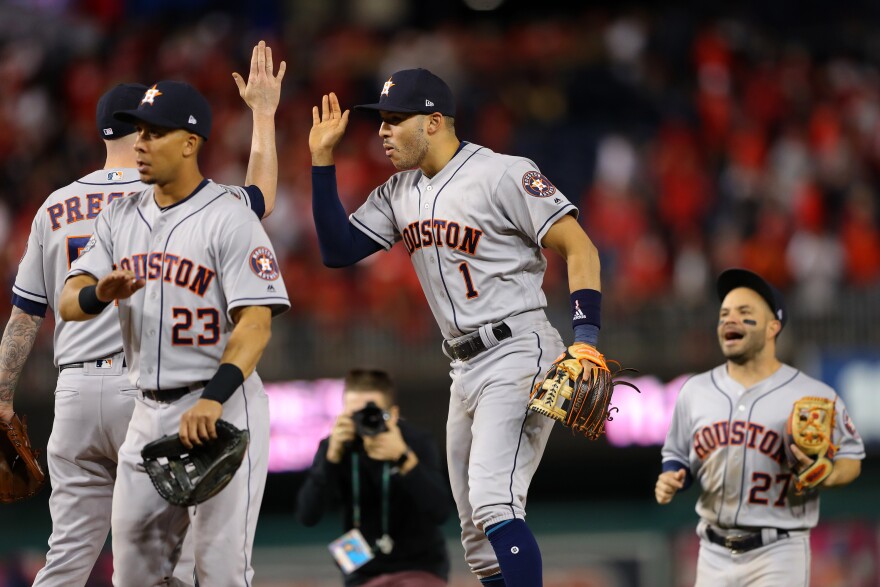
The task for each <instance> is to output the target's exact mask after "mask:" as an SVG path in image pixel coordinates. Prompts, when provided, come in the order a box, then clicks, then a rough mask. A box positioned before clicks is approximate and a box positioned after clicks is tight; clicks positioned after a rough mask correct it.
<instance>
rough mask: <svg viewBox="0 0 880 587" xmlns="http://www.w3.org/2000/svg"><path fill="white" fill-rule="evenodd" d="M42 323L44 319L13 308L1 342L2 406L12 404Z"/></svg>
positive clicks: (0, 384)
mask: <svg viewBox="0 0 880 587" xmlns="http://www.w3.org/2000/svg"><path fill="white" fill-rule="evenodd" d="M42 323H43V318H42V317H40V316H31V315H30V314H27V313H25V312H23V311H21V310H20V309H19V308H16V307H13V308H12V314H11V315H10V316H9V322H7V323H6V330H5V331H4V332H3V341H2V342H0V404H9V405H11V404H12V398H13V396H14V395H15V387H16V386H17V385H18V380H19V378H20V377H21V371H22V369H24V364H25V362H26V361H27V358H28V356H29V355H30V352H31V349H33V347H34V340H35V339H36V337H37V331H38V330H39V329H40V325H41V324H42Z"/></svg>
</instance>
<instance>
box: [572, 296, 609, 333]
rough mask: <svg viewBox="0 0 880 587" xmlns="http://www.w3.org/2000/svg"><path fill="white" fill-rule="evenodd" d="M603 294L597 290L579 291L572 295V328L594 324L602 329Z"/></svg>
mask: <svg viewBox="0 0 880 587" xmlns="http://www.w3.org/2000/svg"><path fill="white" fill-rule="evenodd" d="M601 313H602V294H601V293H600V292H598V291H596V290H595V289H579V290H577V291H574V292H572V293H571V327H572V328H576V327H578V326H580V325H581V324H592V325H593V326H595V327H596V328H597V329H598V328H602V321H601V320H600V316H601Z"/></svg>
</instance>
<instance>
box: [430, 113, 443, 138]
mask: <svg viewBox="0 0 880 587" xmlns="http://www.w3.org/2000/svg"><path fill="white" fill-rule="evenodd" d="M426 117H427V118H428V134H434V133H436V132H437V131H439V130H440V129H442V128H443V126H444V124H443V115H442V114H440V113H439V112H433V113H431V114H427V115H426Z"/></svg>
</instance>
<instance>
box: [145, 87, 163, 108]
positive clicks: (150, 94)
mask: <svg viewBox="0 0 880 587" xmlns="http://www.w3.org/2000/svg"><path fill="white" fill-rule="evenodd" d="M161 95H162V92H160V91H159V90H157V89H156V84H153V87H152V88H150V89H149V90H147V93H145V94H144V99H143V100H141V104H144V103H146V104H150V105H152V104H153V100H155V99H156V97H157V96H161Z"/></svg>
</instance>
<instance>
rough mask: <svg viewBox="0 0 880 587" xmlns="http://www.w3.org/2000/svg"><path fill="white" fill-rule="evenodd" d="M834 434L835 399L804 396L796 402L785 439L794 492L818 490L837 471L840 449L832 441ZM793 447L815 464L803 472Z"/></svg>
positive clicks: (788, 422)
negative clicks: (836, 458)
mask: <svg viewBox="0 0 880 587" xmlns="http://www.w3.org/2000/svg"><path fill="white" fill-rule="evenodd" d="M833 431H834V400H833V399H827V398H824V397H802V398H801V399H799V400H797V401H796V402H794V407H793V408H792V410H791V414H790V415H789V417H788V420H787V421H786V423H785V434H784V435H783V436H784V438H783V440H784V442H785V447H784V448H785V453H786V456H787V457H788V463H789V465H790V466H791V468H792V469H793V470H794V471H795V489H796V490H797V492H798V493H802V492H803V491H804V490H805V489H811V488H813V487H816V486H817V485H819V484H820V483H822V481H824V480H825V479H826V478H827V477H828V475H830V474H831V471H832V470H833V469H834V463H833V462H832V459H833V458H834V454H835V453H836V452H837V447H836V446H834V444H833V443H832V442H831V435H832V432H833ZM792 444H794V445H795V446H797V447H798V448H799V449H800V450H801V452H802V453H804V454H805V455H807V456H808V457H810V458H811V459H813V463H812V464H811V465H809V466H808V467H807V468H805V469H803V470H802V471H800V472H798V469H799V468H800V467H802V465H801V464H800V463H799V461H798V459H797V457H796V456H795V455H794V453H793V452H792V450H791V445H792Z"/></svg>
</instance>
